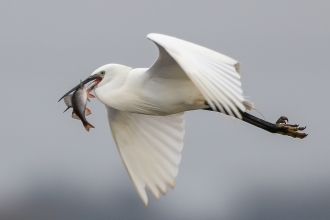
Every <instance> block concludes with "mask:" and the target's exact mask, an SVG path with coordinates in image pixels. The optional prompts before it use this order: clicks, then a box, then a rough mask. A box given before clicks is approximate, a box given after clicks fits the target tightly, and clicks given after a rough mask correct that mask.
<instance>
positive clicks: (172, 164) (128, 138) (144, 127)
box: [106, 106, 184, 205]
mask: <svg viewBox="0 0 330 220" xmlns="http://www.w3.org/2000/svg"><path fill="white" fill-rule="evenodd" d="M106 108H107V111H108V119H109V124H110V129H111V132H112V135H113V138H114V140H115V142H116V145H117V148H118V151H119V154H120V156H121V158H122V160H123V162H124V165H125V167H126V170H127V172H128V174H129V176H130V178H131V180H132V182H133V184H134V186H135V188H136V190H137V192H138V194H139V196H140V197H141V199H142V200H143V202H144V204H145V205H148V197H147V194H146V191H145V187H147V188H148V189H149V190H150V191H151V193H152V194H153V195H154V196H155V197H156V198H157V199H159V196H160V193H162V194H164V195H165V194H166V191H167V186H170V187H172V188H173V187H174V178H175V177H176V175H177V174H178V166H179V163H180V161H181V150H182V148H183V137H184V118H183V113H179V114H175V115H169V116H150V115H142V114H135V113H129V112H123V111H119V110H116V109H113V108H111V107H108V106H106Z"/></svg>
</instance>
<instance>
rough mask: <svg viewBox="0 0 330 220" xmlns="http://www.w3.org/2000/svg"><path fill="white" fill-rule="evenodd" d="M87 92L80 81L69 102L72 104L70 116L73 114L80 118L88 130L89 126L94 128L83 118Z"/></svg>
mask: <svg viewBox="0 0 330 220" xmlns="http://www.w3.org/2000/svg"><path fill="white" fill-rule="evenodd" d="M88 94H89V93H88V92H87V91H86V89H85V87H84V85H83V84H82V82H81V81H80V87H79V88H78V89H77V90H76V91H75V92H74V93H73V94H72V98H71V104H72V108H73V111H72V117H74V114H75V115H76V116H77V117H78V118H80V120H81V122H82V123H83V125H84V127H85V129H86V131H89V129H90V128H94V126H93V125H91V124H90V123H89V122H88V121H87V120H86V118H85V111H86V104H87V98H88Z"/></svg>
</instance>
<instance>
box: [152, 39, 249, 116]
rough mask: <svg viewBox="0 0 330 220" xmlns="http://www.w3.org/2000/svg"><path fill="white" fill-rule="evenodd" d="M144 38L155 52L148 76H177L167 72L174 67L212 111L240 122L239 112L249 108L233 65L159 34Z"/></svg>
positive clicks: (188, 43) (233, 63) (211, 52)
mask: <svg viewBox="0 0 330 220" xmlns="http://www.w3.org/2000/svg"><path fill="white" fill-rule="evenodd" d="M147 37H148V38H149V39H150V40H152V41H153V42H155V43H156V45H157V46H158V48H159V58H158V60H157V61H156V62H155V63H154V65H153V66H152V67H150V71H149V72H154V73H165V72H178V71H171V70H172V69H177V67H175V65H177V64H178V66H179V67H180V68H181V69H182V70H183V71H184V72H185V74H186V75H187V76H188V77H189V78H190V80H191V81H192V82H193V83H194V84H195V86H196V87H197V88H198V89H199V90H200V92H201V93H202V94H203V96H204V98H205V99H206V101H207V103H208V104H209V105H210V107H211V108H212V109H213V110H217V109H218V110H220V111H221V112H223V113H225V114H228V115H231V116H234V117H238V118H241V114H240V112H239V110H241V111H243V112H244V111H246V110H250V109H251V108H252V104H251V103H250V102H248V101H246V100H245V99H244V97H243V91H242V88H241V81H240V74H239V68H240V66H239V63H238V62H237V61H235V60H233V59H232V58H230V57H227V56H225V55H222V54H219V53H217V52H215V51H212V50H210V49H207V48H205V47H202V46H199V45H196V44H193V43H190V42H187V41H183V40H180V39H177V38H174V37H169V36H166V35H161V34H149V35H148V36H147ZM174 61H175V62H176V63H177V64H175V63H174ZM171 77H173V76H171Z"/></svg>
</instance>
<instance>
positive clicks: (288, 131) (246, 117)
mask: <svg viewBox="0 0 330 220" xmlns="http://www.w3.org/2000/svg"><path fill="white" fill-rule="evenodd" d="M203 110H208V111H213V109H212V108H206V109H203ZM240 113H241V115H242V120H243V121H245V122H247V123H249V124H251V125H254V126H256V127H258V128H261V129H263V130H266V131H268V132H271V133H277V134H282V135H287V136H291V137H294V138H301V139H303V138H305V137H306V136H307V134H305V133H299V131H303V130H304V129H305V128H306V127H299V125H296V124H294V125H291V124H287V122H289V120H288V118H287V117H285V116H281V117H280V118H279V119H278V120H277V121H276V122H275V123H274V124H273V123H270V122H268V121H265V120H262V119H260V118H257V117H255V116H253V115H250V114H249V113H247V112H242V111H240Z"/></svg>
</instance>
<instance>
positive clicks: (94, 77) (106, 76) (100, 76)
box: [59, 64, 131, 101]
mask: <svg viewBox="0 0 330 220" xmlns="http://www.w3.org/2000/svg"><path fill="white" fill-rule="evenodd" d="M130 70H131V68H130V67H127V66H123V65H120V64H106V65H104V66H101V67H99V68H97V69H96V70H95V71H94V72H93V73H92V74H91V75H90V76H89V77H88V78H87V79H85V80H84V81H82V84H83V85H85V84H87V83H89V82H92V84H91V85H90V86H89V89H90V90H92V89H94V88H97V87H100V86H103V85H104V84H106V83H107V82H109V81H111V80H112V79H113V78H114V77H115V76H116V75H118V74H121V73H123V72H127V71H128V72H129V71H130ZM79 87H80V84H79V85H77V86H76V87H74V88H73V89H71V90H70V91H69V92H67V93H66V94H65V95H64V96H63V97H65V96H66V95H68V94H70V93H71V92H73V91H75V90H76V89H77V88H79ZM63 97H62V98H63ZM62 98H61V99H62ZM61 99H60V100H61ZM60 100H59V101H60Z"/></svg>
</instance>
